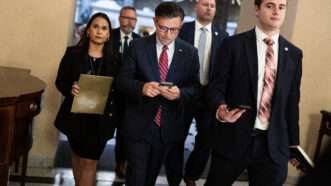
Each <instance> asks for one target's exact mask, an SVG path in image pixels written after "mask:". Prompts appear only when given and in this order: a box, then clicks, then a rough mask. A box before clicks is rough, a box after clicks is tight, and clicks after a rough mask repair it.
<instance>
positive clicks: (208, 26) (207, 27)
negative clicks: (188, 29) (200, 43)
mask: <svg viewBox="0 0 331 186" xmlns="http://www.w3.org/2000/svg"><path fill="white" fill-rule="evenodd" d="M211 25H212V24H211V22H210V23H209V24H208V25H206V26H203V25H202V24H201V23H199V21H198V20H196V21H195V29H196V30H200V29H201V28H202V27H204V28H205V29H206V30H207V31H208V32H211Z"/></svg>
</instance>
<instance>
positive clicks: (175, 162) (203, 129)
mask: <svg viewBox="0 0 331 186" xmlns="http://www.w3.org/2000/svg"><path fill="white" fill-rule="evenodd" d="M190 109H191V110H189V111H188V112H186V113H185V114H186V116H185V118H186V119H185V125H186V136H187V134H188V132H189V129H190V126H191V123H192V120H193V118H195V121H196V129H197V135H196V136H195V143H194V148H193V151H192V152H191V154H190V155H189V158H188V160H187V162H186V166H185V173H184V179H189V180H198V179H199V178H200V177H201V175H202V173H203V171H204V170H205V167H206V164H207V162H208V159H209V156H210V153H211V144H210V139H209V137H210V134H211V126H212V125H211V124H212V123H211V122H212V120H211V119H212V116H211V114H210V112H208V111H206V108H205V104H203V102H202V101H200V102H198V103H196V104H194V105H193V106H191V107H190ZM184 145H185V139H184V140H183V141H182V143H181V144H179V145H178V146H177V147H175V148H174V149H173V150H172V152H171V154H170V156H171V158H169V159H171V161H168V160H167V161H166V172H167V178H168V182H170V183H178V184H179V183H180V181H181V179H182V175H183V164H184ZM171 178H172V180H171Z"/></svg>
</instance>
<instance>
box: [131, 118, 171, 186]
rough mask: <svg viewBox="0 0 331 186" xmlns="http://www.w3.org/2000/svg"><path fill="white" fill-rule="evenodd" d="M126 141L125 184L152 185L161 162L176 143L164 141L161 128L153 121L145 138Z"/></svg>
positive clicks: (136, 185)
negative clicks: (126, 164) (126, 163)
mask: <svg viewBox="0 0 331 186" xmlns="http://www.w3.org/2000/svg"><path fill="white" fill-rule="evenodd" d="M126 142H127V143H126V148H127V159H128V167H127V173H126V185H127V186H154V185H155V182H156V179H157V176H158V174H159V172H160V169H161V166H162V163H163V162H164V161H165V159H167V156H168V154H169V152H171V149H172V148H173V147H174V146H176V143H164V142H163V140H162V137H161V129H160V128H159V127H158V126H157V125H156V124H155V123H151V127H150V129H149V130H148V131H147V134H146V139H145V140H142V141H135V140H130V139H127V140H126ZM169 185H171V186H172V184H169Z"/></svg>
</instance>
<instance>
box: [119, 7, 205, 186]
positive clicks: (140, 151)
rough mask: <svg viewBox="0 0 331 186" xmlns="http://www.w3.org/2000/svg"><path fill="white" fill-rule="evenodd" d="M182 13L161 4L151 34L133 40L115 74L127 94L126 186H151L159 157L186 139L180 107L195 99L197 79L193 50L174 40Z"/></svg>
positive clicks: (125, 120)
mask: <svg viewBox="0 0 331 186" xmlns="http://www.w3.org/2000/svg"><path fill="white" fill-rule="evenodd" d="M183 18H184V11H183V9H182V8H181V7H179V6H178V5H177V4H176V3H173V2H164V3H161V4H159V5H158V6H157V8H156V9H155V17H154V24H155V28H156V31H155V34H153V35H151V36H147V37H144V38H142V39H138V40H134V41H132V42H131V44H130V46H129V50H128V52H127V54H126V57H125V61H124V63H123V67H122V69H121V71H120V74H119V76H118V79H117V86H118V89H119V91H121V92H122V93H123V94H125V95H126V97H127V106H126V111H125V117H124V122H123V135H125V137H126V141H127V145H126V147H127V155H128V167H127V174H126V184H127V185H128V186H132V185H134V186H152V185H155V181H156V178H157V176H158V173H159V171H160V168H161V165H162V163H163V161H164V160H165V159H166V158H167V156H168V155H169V152H170V150H171V149H172V148H173V147H174V146H176V145H177V144H178V143H181V141H182V139H183V138H184V131H185V126H184V122H183V116H184V114H183V112H184V107H185V106H186V105H188V104H189V103H190V102H191V101H192V100H193V99H195V98H196V96H197V95H198V91H199V88H200V84H199V77H198V73H199V58H198V53H197V50H196V49H195V48H194V47H193V46H191V45H189V44H188V43H186V42H184V41H182V40H180V39H176V38H177V35H178V33H179V30H180V27H181V26H182V20H183ZM169 185H173V184H172V183H169Z"/></svg>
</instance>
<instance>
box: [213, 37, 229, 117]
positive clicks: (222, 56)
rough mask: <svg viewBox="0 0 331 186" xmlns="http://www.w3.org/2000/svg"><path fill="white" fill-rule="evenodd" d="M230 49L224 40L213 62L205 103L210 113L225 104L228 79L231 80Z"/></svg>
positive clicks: (226, 40) (227, 42)
mask: <svg viewBox="0 0 331 186" xmlns="http://www.w3.org/2000/svg"><path fill="white" fill-rule="evenodd" d="M231 52H232V51H231V48H230V42H229V40H228V39H225V40H224V41H223V43H222V45H221V47H220V48H219V49H218V52H217V57H216V61H215V64H214V65H215V66H214V67H215V69H214V74H215V75H214V76H213V77H212V79H211V82H210V83H209V86H208V96H207V99H208V100H207V101H208V103H209V107H210V109H211V111H212V112H213V113H214V112H215V113H216V110H217V108H218V106H219V105H220V104H223V103H226V92H227V87H228V82H229V78H231V77H230V76H231V63H232V58H231V55H232V54H231Z"/></svg>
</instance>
